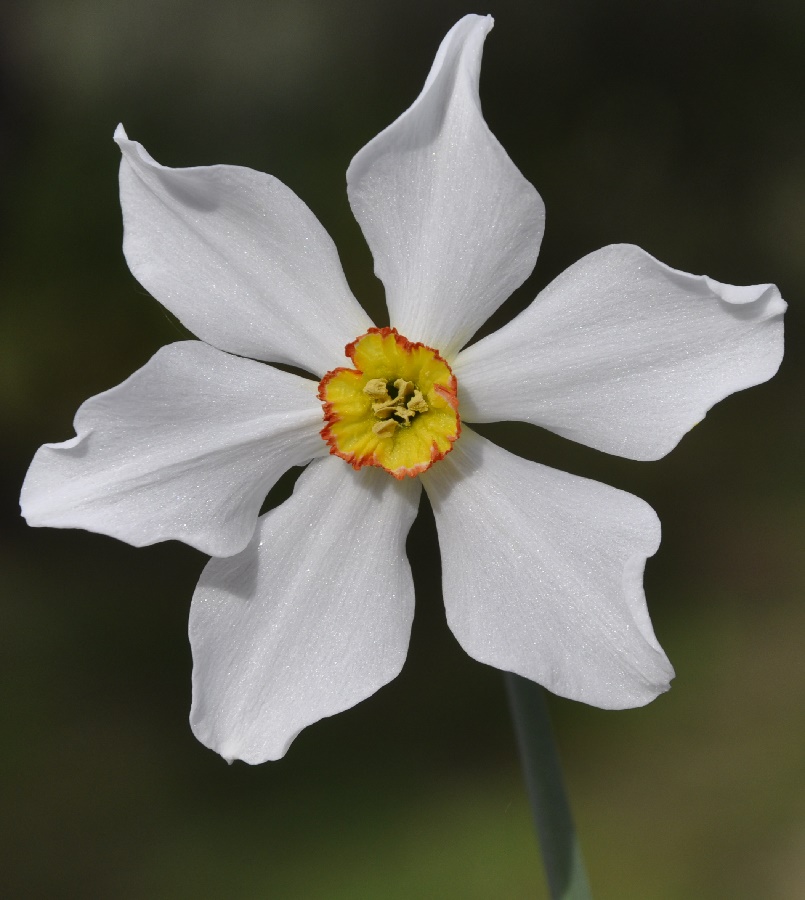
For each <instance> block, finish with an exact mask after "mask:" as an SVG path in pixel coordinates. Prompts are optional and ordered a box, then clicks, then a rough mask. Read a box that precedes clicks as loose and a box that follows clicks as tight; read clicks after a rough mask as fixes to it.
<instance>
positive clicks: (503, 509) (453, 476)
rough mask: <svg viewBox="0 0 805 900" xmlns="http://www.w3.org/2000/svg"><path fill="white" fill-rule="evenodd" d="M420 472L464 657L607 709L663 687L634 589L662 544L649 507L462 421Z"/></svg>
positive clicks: (663, 665) (664, 673)
mask: <svg viewBox="0 0 805 900" xmlns="http://www.w3.org/2000/svg"><path fill="white" fill-rule="evenodd" d="M422 479H423V481H424V484H425V489H426V490H427V492H428V496H429V497H430V500H431V503H432V504H433V510H434V513H435V515H436V526H437V528H438V531H439V546H440V548H441V552H442V573H443V582H444V599H445V606H446V607H447V621H448V623H449V625H450V628H451V629H452V630H453V634H455V636H456V637H457V638H458V640H459V642H460V643H461V646H462V647H464V649H465V650H466V651H467V653H469V654H470V656H472V657H474V658H475V659H478V660H480V661H481V662H484V663H488V664H489V665H492V666H495V667H497V668H499V669H504V670H506V671H510V672H516V673H517V674H518V675H522V676H524V677H525V678H530V679H531V680H532V681H536V682H538V683H539V684H542V685H544V686H545V687H547V688H548V689H550V690H551V691H553V692H554V693H556V694H560V695H561V696H563V697H570V698H572V699H574V700H583V701H584V702H585V703H590V704H592V705H594V706H600V707H603V708H605V709H622V708H625V707H631V706H642V705H643V704H645V703H648V702H649V701H650V700H652V699H653V698H654V697H655V696H656V695H657V694H659V693H661V692H662V691H665V690H667V689H668V682H669V680H670V679H671V678H672V677H673V669H672V668H671V665H670V663H669V662H668V660H667V659H666V657H665V654H664V653H663V652H662V650H661V648H660V645H659V644H658V643H657V640H656V638H655V637H654V632H653V630H652V627H651V622H650V621H649V617H648V611H647V609H646V603H645V597H644V594H643V586H642V576H643V567H644V565H645V561H646V558H647V557H648V556H651V555H652V554H653V553H654V552H655V551H656V550H657V547H658V546H659V542H660V523H659V521H658V519H657V516H656V515H655V513H654V511H653V510H652V509H651V507H650V506H648V505H647V504H646V503H644V502H643V501H642V500H639V499H638V498H637V497H633V496H632V495H631V494H627V493H625V492H623V491H619V490H616V489H615V488H611V487H607V486H606V485H603V484H599V483H597V482H595V481H589V480H587V479H586V478H578V477H576V476H575V475H567V474H565V473H564V472H558V471H556V470H555V469H549V468H546V467H545V466H540V465H538V464H537V463H533V462H528V461H527V460H524V459H520V458H519V457H517V456H513V455H512V454H511V453H508V452H507V451H506V450H502V449H501V448H500V447H497V446H495V445H494V444H492V443H491V442H490V441H487V440H486V439H485V438H482V437H480V436H479V435H477V434H475V433H474V432H472V431H471V430H470V429H468V428H465V429H464V431H463V433H462V436H461V438H460V439H459V440H458V442H457V443H456V444H455V445H454V448H453V451H452V453H450V454H448V456H446V457H445V459H443V460H442V461H441V462H440V463H438V464H437V465H436V466H434V467H433V468H432V469H431V470H430V471H428V472H426V473H425V474H424V475H423V476H422Z"/></svg>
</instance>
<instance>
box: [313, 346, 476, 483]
mask: <svg viewBox="0 0 805 900" xmlns="http://www.w3.org/2000/svg"><path fill="white" fill-rule="evenodd" d="M345 353H346V355H347V356H348V357H349V358H350V359H351V360H352V363H353V365H354V368H352V369H349V368H346V367H344V368H338V369H333V371H332V372H328V373H327V374H326V375H325V376H324V378H322V380H321V383H320V385H319V399H320V400H321V401H322V404H323V405H324V422H325V425H324V428H322V430H321V436H322V438H324V440H325V441H326V442H327V444H328V445H329V447H330V453H332V454H334V455H335V456H340V457H341V458H342V459H344V460H346V461H347V462H348V463H349V464H350V465H351V466H352V467H353V468H354V469H361V468H363V466H379V467H380V468H382V469H385V470H386V471H387V472H388V473H389V474H390V475H393V476H394V477H395V478H399V479H403V478H405V477H406V476H411V477H413V476H415V475H419V474H420V473H421V472H424V471H425V470H426V469H429V468H430V467H431V466H432V465H433V464H434V463H435V462H438V461H439V460H440V459H442V458H443V457H444V456H445V455H446V454H447V453H449V452H450V450H451V449H452V447H453V442H454V441H456V440H457V439H458V436H459V435H460V434H461V420H460V418H459V415H458V385H457V383H456V378H455V375H453V373H452V371H451V370H450V366H449V365H448V364H447V362H446V361H445V360H444V359H443V358H442V357H441V356H440V355H439V353H438V352H437V351H436V350H434V349H433V348H432V347H426V346H425V345H424V344H419V343H414V342H412V341H409V340H407V338H404V337H403V336H402V335H400V334H398V333H397V331H396V329H394V328H370V329H369V331H368V332H367V333H366V334H364V335H361V337H359V338H356V339H355V340H354V341H353V342H352V343H351V344H347V347H346V349H345Z"/></svg>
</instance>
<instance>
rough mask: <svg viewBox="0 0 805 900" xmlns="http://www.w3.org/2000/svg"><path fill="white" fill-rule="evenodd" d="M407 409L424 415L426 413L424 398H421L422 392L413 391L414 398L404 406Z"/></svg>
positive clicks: (426, 405) (426, 406) (426, 407)
mask: <svg viewBox="0 0 805 900" xmlns="http://www.w3.org/2000/svg"><path fill="white" fill-rule="evenodd" d="M406 406H407V407H408V409H412V410H413V411H414V412H418V413H425V412H427V411H428V404H427V403H426V402H425V398H424V397H423V396H422V391H420V390H419V389H416V390H414V396H413V397H411V399H410V400H409V401H408V403H407V404H406Z"/></svg>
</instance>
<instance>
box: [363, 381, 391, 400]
mask: <svg viewBox="0 0 805 900" xmlns="http://www.w3.org/2000/svg"><path fill="white" fill-rule="evenodd" d="M363 392H364V394H368V395H369V396H370V397H371V398H372V400H390V399H391V398H390V397H389V392H388V388H387V387H386V382H385V381H383V379H382V378H373V379H372V380H371V381H367V382H366V387H365V388H364V389H363Z"/></svg>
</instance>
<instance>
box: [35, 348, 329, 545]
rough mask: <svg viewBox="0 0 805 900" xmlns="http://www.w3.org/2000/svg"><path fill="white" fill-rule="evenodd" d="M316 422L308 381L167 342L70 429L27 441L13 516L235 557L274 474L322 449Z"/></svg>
mask: <svg viewBox="0 0 805 900" xmlns="http://www.w3.org/2000/svg"><path fill="white" fill-rule="evenodd" d="M321 426H322V411H321V404H320V403H319V401H318V400H317V398H316V383H315V382H313V381H310V380H308V379H305V378H300V377H299V376H298V375H290V374H288V373H287V372H280V371H278V370H277V369H273V368H272V367H271V366H266V365H263V364H262V363H257V362H252V361H251V360H248V359H240V358H239V357H237V356H230V355H229V354H228V353H222V352H221V351H220V350H216V349H215V348H214V347H210V346H208V345H207V344H204V343H202V342H201V341H186V342H182V343H178V344H171V345H170V346H168V347H163V348H162V349H161V350H160V351H159V352H158V353H157V354H156V355H155V356H154V357H153V358H152V359H151V360H150V361H149V362H148V363H146V365H145V366H143V368H142V369H140V370H138V371H137V372H135V373H134V374H133V375H132V376H131V377H130V378H128V379H127V380H126V381H124V382H123V383H122V384H120V385H118V386H117V387H114V388H112V389H111V390H110V391H106V392H105V393H103V394H99V395H98V396H97V397H92V398H91V399H90V400H87V401H86V403H84V404H83V405H82V406H81V408H80V409H79V410H78V413H77V414H76V417H75V430H76V433H77V437H74V438H72V439H71V440H69V441H65V442H64V443H63V444H45V445H44V446H43V447H41V448H40V449H39V451H38V452H37V454H36V456H35V457H34V460H33V462H32V463H31V467H30V469H29V470H28V475H27V476H26V479H25V483H24V485H23V488H22V496H21V498H20V502H21V505H22V510H23V515H24V516H25V518H26V519H27V520H28V524H29V525H49V526H52V527H56V528H86V529H88V530H90V531H97V532H100V533H102V534H109V535H112V536H113V537H116V538H120V539H121V540H123V541H127V542H128V543H130V544H134V545H135V546H137V547H140V546H143V545H146V544H153V543H156V542H157V541H164V540H167V539H168V538H177V539H178V540H181V541H184V542H185V543H187V544H190V545H191V546H193V547H197V548H198V549H199V550H202V551H203V552H204V553H209V554H212V555H213V556H227V555H230V554H233V553H239V552H240V551H241V550H242V549H243V548H244V547H245V546H246V545H247V544H248V542H249V540H250V539H251V536H252V534H253V533H254V528H255V524H256V522H257V515H258V513H259V512H260V505H261V503H262V501H263V498H264V497H265V495H266V493H267V492H268V490H269V489H270V488H271V486H272V485H273V484H274V482H275V481H276V480H277V479H278V478H279V477H280V475H282V473H283V472H285V471H286V470H287V469H288V468H290V467H291V466H293V465H299V464H301V463H304V462H307V461H308V460H309V459H311V458H312V457H314V456H317V455H323V454H325V453H326V452H327V446H326V444H325V443H324V441H323V440H322V439H321V437H320V435H319V430H320V429H321Z"/></svg>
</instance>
